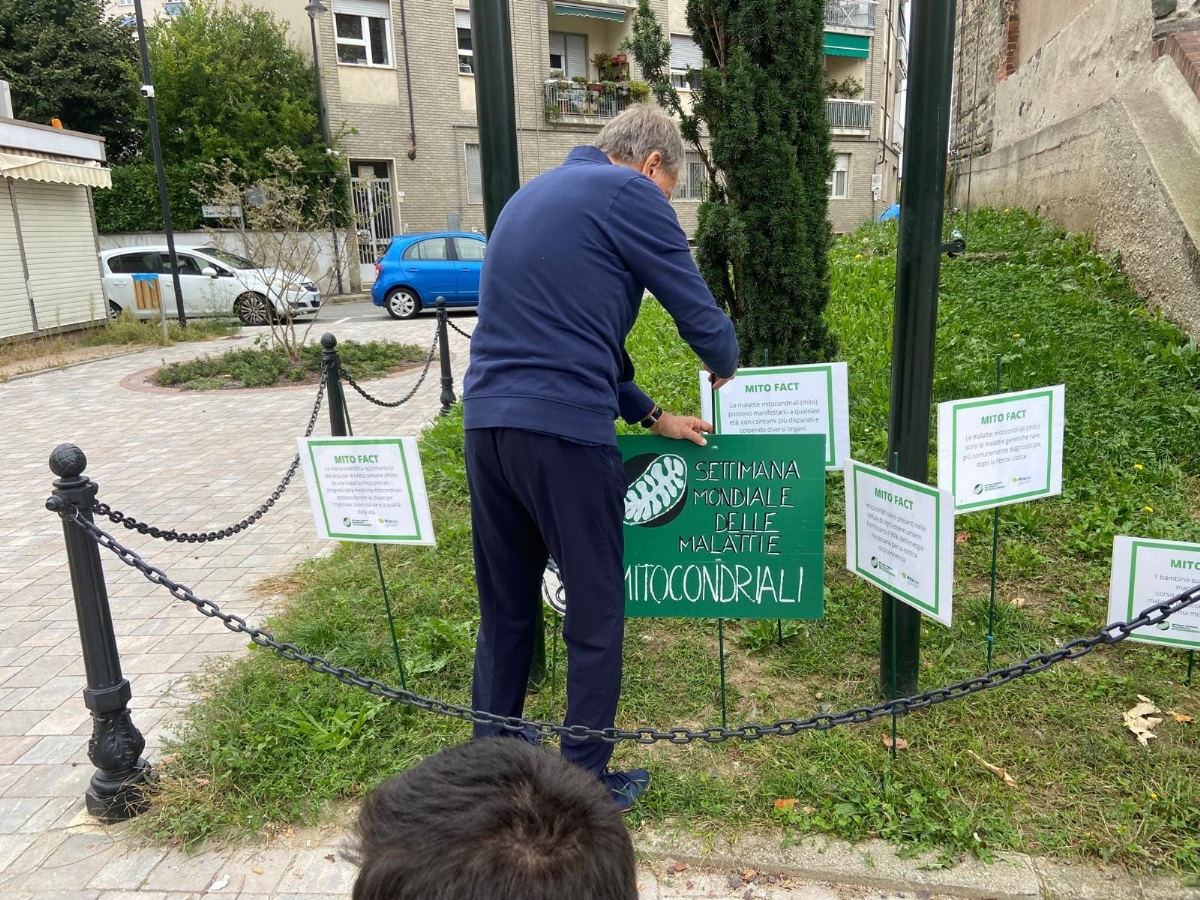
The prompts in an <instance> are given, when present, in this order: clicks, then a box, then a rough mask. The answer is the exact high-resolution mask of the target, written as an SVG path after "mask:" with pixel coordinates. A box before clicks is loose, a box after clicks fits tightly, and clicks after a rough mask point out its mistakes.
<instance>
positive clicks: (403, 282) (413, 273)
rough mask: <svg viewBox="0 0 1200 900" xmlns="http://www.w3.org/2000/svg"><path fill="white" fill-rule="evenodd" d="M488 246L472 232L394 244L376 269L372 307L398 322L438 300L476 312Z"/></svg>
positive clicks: (402, 238)
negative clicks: (474, 307)
mask: <svg viewBox="0 0 1200 900" xmlns="http://www.w3.org/2000/svg"><path fill="white" fill-rule="evenodd" d="M484 245H485V241H484V237H483V235H481V234H472V233H471V232H442V233H438V234H405V235H400V236H399V237H395V238H392V243H391V244H390V245H389V246H388V248H387V252H386V253H384V254H383V256H382V257H381V258H380V260H379V262H377V263H376V264H375V284H374V286H373V287H372V288H371V301H372V302H373V303H374V304H375V305H376V306H382V307H383V308H384V309H386V310H387V311H388V314H389V315H391V316H392V318H394V319H411V318H413V317H414V316H416V315H417V314H418V313H419V312H421V310H423V309H432V308H433V306H434V304H435V303H437V298H438V297H445V298H446V305H447V306H477V305H478V304H479V270H480V269H482V268H483V251H484Z"/></svg>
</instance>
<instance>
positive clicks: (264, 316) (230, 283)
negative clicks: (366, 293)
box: [100, 246, 321, 325]
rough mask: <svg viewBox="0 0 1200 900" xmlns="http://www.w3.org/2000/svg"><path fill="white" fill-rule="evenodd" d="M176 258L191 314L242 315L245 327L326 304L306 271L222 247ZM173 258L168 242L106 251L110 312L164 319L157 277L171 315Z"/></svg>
mask: <svg viewBox="0 0 1200 900" xmlns="http://www.w3.org/2000/svg"><path fill="white" fill-rule="evenodd" d="M175 256H176V259H178V260H179V286H180V288H181V289H182V291H183V311H184V312H185V313H186V314H187V315H189V316H228V315H236V316H237V317H238V318H239V319H240V320H241V321H242V323H243V324H245V325H266V324H267V323H268V322H270V321H271V318H272V317H273V316H280V315H285V314H290V315H292V316H293V317H300V316H308V315H315V314H316V312H317V310H318V309H320V308H321V291H320V289H318V288H317V286H316V285H315V284H313V282H312V280H311V279H310V278H308V277H307V276H305V275H297V274H295V273H294V272H286V271H282V270H279V269H274V268H270V267H267V266H260V265H257V264H256V263H253V262H251V261H250V260H248V259H243V258H242V257H240V256H238V255H237V254H236V253H230V252H228V251H227V250H222V249H221V248H219V247H212V246H206V247H176V248H175ZM170 260H171V258H170V255H169V254H168V252H167V248H166V247H165V246H153V247H121V248H120V249H117V250H105V251H103V252H102V253H101V254H100V273H101V275H102V276H103V281H104V298H105V300H106V301H107V302H108V309H109V312H110V313H111V314H112V315H120V314H121V313H122V312H123V311H125V310H128V311H129V312H131V313H133V315H135V316H137V317H138V318H139V319H156V318H158V307H157V306H154V305H153V302H154V301H153V298H154V291H155V288H154V287H153V286H152V285H153V282H154V281H157V282H158V284H157V292H158V294H157V295H158V296H160V297H161V298H162V302H163V303H164V304H166V307H167V313H168V314H171V313H172V312H173V311H174V310H175V287H174V281H173V279H172V278H171V261H170ZM142 285H148V286H150V287H148V288H146V287H142Z"/></svg>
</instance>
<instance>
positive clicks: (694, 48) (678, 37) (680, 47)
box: [671, 34, 704, 72]
mask: <svg viewBox="0 0 1200 900" xmlns="http://www.w3.org/2000/svg"><path fill="white" fill-rule="evenodd" d="M671 68H672V69H673V70H674V71H676V72H683V71H685V70H687V69H689V68H690V69H696V70H697V71H699V70H700V69H702V68H704V54H703V53H701V52H700V45H699V44H697V43H696V42H695V41H694V40H692V39H691V38H690V37H689V36H688V35H685V34H673V35H671Z"/></svg>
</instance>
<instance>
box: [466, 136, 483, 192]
mask: <svg viewBox="0 0 1200 900" xmlns="http://www.w3.org/2000/svg"><path fill="white" fill-rule="evenodd" d="M466 152H467V202H468V203H482V202H483V168H482V165H481V163H480V161H479V145H478V144H467V145H466Z"/></svg>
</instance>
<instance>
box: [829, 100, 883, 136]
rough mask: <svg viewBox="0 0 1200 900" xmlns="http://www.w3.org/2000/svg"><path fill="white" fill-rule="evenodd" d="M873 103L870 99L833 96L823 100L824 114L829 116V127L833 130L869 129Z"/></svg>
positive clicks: (868, 130)
mask: <svg viewBox="0 0 1200 900" xmlns="http://www.w3.org/2000/svg"><path fill="white" fill-rule="evenodd" d="M874 108H875V104H874V103H872V102H871V101H870V100H840V99H836V98H833V97H830V98H828V99H826V101H825V115H827V116H828V117H829V127H830V128H832V129H833V130H834V131H862V132H870V130H871V110H873V109H874Z"/></svg>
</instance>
